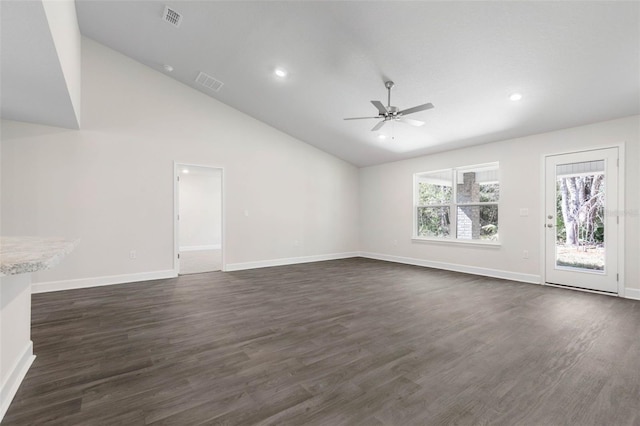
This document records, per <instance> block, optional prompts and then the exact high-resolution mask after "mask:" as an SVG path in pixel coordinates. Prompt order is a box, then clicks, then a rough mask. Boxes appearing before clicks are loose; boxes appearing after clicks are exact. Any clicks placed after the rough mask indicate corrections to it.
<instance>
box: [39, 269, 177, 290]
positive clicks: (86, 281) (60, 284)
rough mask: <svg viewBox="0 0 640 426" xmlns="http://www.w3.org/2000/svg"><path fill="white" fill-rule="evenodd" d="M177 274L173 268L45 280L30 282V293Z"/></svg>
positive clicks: (170, 276) (123, 282)
mask: <svg viewBox="0 0 640 426" xmlns="http://www.w3.org/2000/svg"><path fill="white" fill-rule="evenodd" d="M177 276H178V274H176V273H175V271H174V270H173V269H167V270H165V271H153V272H138V273H135V274H124V275H109V276H106V277H92V278H78V279H74V280H63V281H47V282H43V283H33V284H31V293H48V292H51V291H60V290H73V289H78V288H88V287H100V286H103V285H113V284H127V283H133V282H138V281H150V280H161V279H165V278H175V277H177Z"/></svg>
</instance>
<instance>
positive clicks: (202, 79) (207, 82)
mask: <svg viewBox="0 0 640 426" xmlns="http://www.w3.org/2000/svg"><path fill="white" fill-rule="evenodd" d="M196 83H198V84H200V85H202V86H204V87H206V88H207V89H210V90H213V91H214V92H219V91H220V88H221V87H222V85H223V84H224V83H223V82H221V81H219V80H216V79H215V78H213V77H211V76H210V75H208V74H205V73H203V72H200V74H198V76H197V77H196Z"/></svg>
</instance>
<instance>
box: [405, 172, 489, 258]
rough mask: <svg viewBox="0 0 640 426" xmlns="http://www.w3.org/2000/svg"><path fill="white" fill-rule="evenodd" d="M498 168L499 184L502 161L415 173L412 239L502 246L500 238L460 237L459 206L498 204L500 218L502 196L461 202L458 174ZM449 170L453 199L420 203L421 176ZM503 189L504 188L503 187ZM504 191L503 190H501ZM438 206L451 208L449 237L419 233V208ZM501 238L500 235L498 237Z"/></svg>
mask: <svg viewBox="0 0 640 426" xmlns="http://www.w3.org/2000/svg"><path fill="white" fill-rule="evenodd" d="M489 167H491V168H497V169H498V184H500V163H499V162H498V161H495V162H491V163H483V164H473V165H469V166H463V167H452V168H449V169H440V170H429V171H424V172H417V173H414V174H413V236H412V238H411V239H412V240H413V241H416V242H445V243H455V244H475V245H483V246H500V245H501V243H500V239H498V240H496V241H492V240H469V239H458V237H457V235H458V229H457V225H458V207H459V206H488V205H495V206H498V218H499V217H500V199H501V198H502V197H500V198H499V199H498V201H485V202H473V203H459V202H457V199H458V191H457V188H458V174H459V173H464V172H466V171H472V170H477V169H481V168H489ZM443 172H449V173H450V174H451V184H452V188H451V201H450V203H447V204H418V201H419V198H420V197H419V193H420V191H419V189H418V183H419V178H420V177H421V176H423V175H425V174H428V173H443ZM501 189H502V188H501ZM501 192H502V191H501ZM425 207H428V208H437V207H448V208H449V226H450V228H449V236H448V237H424V236H419V235H418V209H419V208H425ZM498 238H499V237H498Z"/></svg>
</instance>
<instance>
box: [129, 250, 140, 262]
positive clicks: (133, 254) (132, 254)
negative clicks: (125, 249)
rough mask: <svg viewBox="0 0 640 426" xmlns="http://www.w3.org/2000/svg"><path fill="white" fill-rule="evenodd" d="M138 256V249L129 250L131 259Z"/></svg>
mask: <svg viewBox="0 0 640 426" xmlns="http://www.w3.org/2000/svg"><path fill="white" fill-rule="evenodd" d="M136 257H138V253H136V251H135V250H131V251H130V252H129V259H131V260H136Z"/></svg>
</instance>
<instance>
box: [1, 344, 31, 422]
mask: <svg viewBox="0 0 640 426" xmlns="http://www.w3.org/2000/svg"><path fill="white" fill-rule="evenodd" d="M34 359H36V356H35V355H34V354H33V342H32V341H31V340H29V344H28V345H27V347H26V348H25V349H24V351H23V352H22V356H21V357H20V358H18V359H17V360H16V363H15V364H14V366H13V368H12V369H11V370H10V371H11V373H10V374H9V375H8V376H7V379H6V380H5V382H4V383H3V384H2V387H1V388H0V422H2V418H3V417H4V415H5V414H6V413H7V410H8V409H9V405H10V404H11V401H12V400H13V397H14V396H16V393H17V392H18V388H19V387H20V384H21V383H22V381H23V380H24V377H25V376H26V375H27V371H29V367H31V364H33V360H34Z"/></svg>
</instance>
